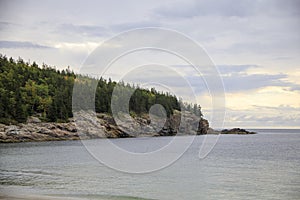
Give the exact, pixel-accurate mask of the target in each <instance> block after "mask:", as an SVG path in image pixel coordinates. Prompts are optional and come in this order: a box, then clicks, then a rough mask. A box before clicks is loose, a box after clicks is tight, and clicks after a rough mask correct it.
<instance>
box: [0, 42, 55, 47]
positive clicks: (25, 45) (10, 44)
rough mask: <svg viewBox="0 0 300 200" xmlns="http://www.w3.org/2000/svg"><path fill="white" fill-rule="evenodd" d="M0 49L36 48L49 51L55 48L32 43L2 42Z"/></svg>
mask: <svg viewBox="0 0 300 200" xmlns="http://www.w3.org/2000/svg"><path fill="white" fill-rule="evenodd" d="M0 48H2V49H10V48H12V49H17V48H23V49H24V48H36V49H48V48H53V47H50V46H45V45H40V44H36V43H32V42H21V41H0Z"/></svg>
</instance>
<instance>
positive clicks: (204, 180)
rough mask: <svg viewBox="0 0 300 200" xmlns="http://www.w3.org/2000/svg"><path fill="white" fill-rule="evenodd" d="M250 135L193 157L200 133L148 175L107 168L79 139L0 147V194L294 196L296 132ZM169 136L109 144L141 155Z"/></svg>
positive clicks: (298, 185) (298, 168)
mask: <svg viewBox="0 0 300 200" xmlns="http://www.w3.org/2000/svg"><path fill="white" fill-rule="evenodd" d="M256 131H258V134H256V135H221V136H220V138H219V140H218V142H217V144H216V146H215V148H214V149H213V150H212V151H211V152H210V154H209V155H208V156H207V157H206V158H205V159H199V158H198V152H199V148H200V146H201V143H202V141H203V138H204V136H197V137H196V138H195V141H194V143H193V144H192V145H191V147H190V148H189V149H188V150H187V151H186V152H185V154H184V155H183V156H182V157H181V158H180V159H179V160H177V161H176V162H175V163H174V164H172V165H171V166H169V167H167V168H164V169H162V170H159V171H156V172H152V173H148V174H129V173H123V172H118V171H116V170H113V169H110V168H108V167H106V166H105V165H103V164H101V163H100V162H98V161H97V160H95V159H94V158H93V157H92V156H91V155H90V154H89V153H88V151H87V150H86V149H85V147H84V146H83V145H82V143H81V142H80V141H56V142H40V143H19V144H0V155H1V161H0V183H1V189H0V192H1V194H3V195H10V194H14V195H16V194H17V195H32V194H34V195H47V196H54V197H56V196H60V197H77V198H80V199H207V200H209V199H225V200H226V199H228V200H229V199H230V200H232V199H293V200H294V199H300V130H256ZM172 139H173V138H172V137H157V138H127V139H114V140H113V141H112V142H113V143H114V144H116V145H118V146H119V147H121V148H123V149H127V150H130V151H133V152H147V151H153V150H156V149H158V148H160V147H161V146H162V145H165V144H167V143H168V142H170V141H171V140H172ZM185 139H186V137H180V138H179V140H182V142H183V143H184V142H185ZM89 142H91V143H99V141H98V140H91V141H89ZM100 143H101V141H100ZM107 153H108V154H109V152H107Z"/></svg>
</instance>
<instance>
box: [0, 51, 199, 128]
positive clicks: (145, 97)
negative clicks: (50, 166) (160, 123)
mask: <svg viewBox="0 0 300 200" xmlns="http://www.w3.org/2000/svg"><path fill="white" fill-rule="evenodd" d="M76 76H77V78H78V77H80V78H79V79H76ZM76 80H80V82H79V83H78V82H76V83H78V84H76V87H78V88H79V90H80V91H81V92H82V94H81V95H80V96H79V98H82V99H79V103H78V104H76V102H75V103H74V102H72V92H73V86H74V83H75V81H76ZM94 81H97V82H98V83H97V84H95V82H94ZM93 85H96V88H92V86H93ZM116 86H118V87H116ZM114 88H117V89H116V90H115V92H117V95H115V96H116V97H117V98H113V100H112V98H111V97H112V93H113V91H114ZM91 90H92V91H96V93H95V94H94V96H86V95H89V94H90V93H91V92H90V91H91ZM85 93H86V94H85ZM128 94H132V95H131V96H130V101H129V102H128V103H129V104H128V105H126V104H124V103H123V102H122V101H123V100H124V99H126V98H128ZM92 100H95V101H94V102H93V103H94V105H95V110H96V112H99V113H103V112H105V113H111V112H112V111H111V103H113V104H114V106H116V105H117V106H119V107H118V109H119V110H121V111H124V112H128V110H126V109H128V108H129V111H130V113H135V114H142V113H145V112H148V111H149V109H150V107H151V106H152V105H154V104H161V105H162V106H164V108H165V109H166V112H167V115H168V116H169V115H171V114H172V113H173V110H174V109H176V110H181V109H184V110H189V111H191V112H193V113H195V114H197V115H199V116H202V113H201V109H200V107H199V106H197V105H194V106H193V105H191V104H183V103H181V102H179V101H178V100H177V98H176V97H175V96H174V95H170V94H168V93H161V92H158V91H156V90H155V89H154V88H152V89H151V90H147V89H142V88H139V87H134V86H130V85H129V84H127V85H125V84H124V83H123V82H121V83H116V82H114V81H112V80H110V79H109V80H108V81H107V80H105V79H103V78H100V79H99V80H97V79H94V78H90V77H86V76H81V75H75V74H74V73H73V72H72V71H70V69H69V68H68V69H67V70H62V71H59V70H56V69H55V68H51V67H49V66H47V65H45V64H43V65H42V67H39V66H38V65H37V64H36V63H35V62H34V63H32V64H29V63H25V62H24V61H23V60H22V59H21V58H19V59H18V60H17V61H15V60H13V59H12V58H10V59H7V58H6V57H5V56H2V55H1V54H0V123H5V124H9V123H20V122H25V121H26V120H27V117H28V116H32V115H37V114H38V115H39V116H40V118H41V119H43V120H44V121H51V122H56V121H59V122H63V121H67V120H68V118H70V117H72V106H73V108H76V109H87V108H83V107H82V106H84V104H82V102H85V101H92ZM72 103H73V105H72ZM87 105H90V104H87Z"/></svg>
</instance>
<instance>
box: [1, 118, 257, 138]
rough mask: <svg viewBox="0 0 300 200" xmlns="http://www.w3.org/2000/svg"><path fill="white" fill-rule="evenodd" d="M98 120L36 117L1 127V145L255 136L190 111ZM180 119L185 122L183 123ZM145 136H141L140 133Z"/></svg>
mask: <svg viewBox="0 0 300 200" xmlns="http://www.w3.org/2000/svg"><path fill="white" fill-rule="evenodd" d="M96 116H97V117H96V118H92V117H93V116H92V115H91V114H89V113H87V112H83V113H80V115H79V117H78V118H77V119H76V122H75V120H74V119H70V121H69V122H65V123H56V122H42V121H41V120H40V119H39V118H37V117H30V118H29V119H28V120H27V123H20V124H17V125H4V124H0V143H20V142H43V141H64V140H86V139H101V138H109V139H112V138H137V137H160V136H177V135H207V134H209V135H211V134H239V135H247V134H255V132H250V131H247V130H245V129H240V128H233V129H224V130H221V131H217V130H214V129H212V128H210V127H209V123H208V121H207V120H206V119H204V118H199V117H197V116H195V115H193V114H191V113H189V112H181V113H179V112H177V113H175V114H174V115H172V116H170V117H169V118H167V119H166V121H165V123H164V124H161V119H160V118H157V119H156V118H151V119H150V118H149V116H143V117H141V116H140V117H135V118H134V120H133V121H134V122H132V119H131V118H130V117H128V116H127V117H126V116H121V117H123V118H122V122H121V123H119V124H118V125H117V124H116V122H115V120H114V118H113V117H112V116H111V115H109V114H105V113H97V115H96ZM181 117H184V118H185V120H184V121H181ZM141 133H142V134H141Z"/></svg>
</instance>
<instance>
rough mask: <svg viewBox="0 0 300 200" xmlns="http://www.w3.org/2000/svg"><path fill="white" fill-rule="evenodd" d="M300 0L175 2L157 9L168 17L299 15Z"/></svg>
mask: <svg viewBox="0 0 300 200" xmlns="http://www.w3.org/2000/svg"><path fill="white" fill-rule="evenodd" d="M299 6H300V3H299V1H293V0H288V1H284V2H283V1H281V0H269V1H268V0H266V1H258V0H244V1H236V0H222V1H219V0H209V1H203V0H202V1H201V0H200V1H187V2H186V3H185V4H182V3H173V4H169V5H164V6H161V7H159V8H157V9H156V10H155V12H156V13H157V15H159V16H161V17H168V18H173V19H174V18H193V17H197V16H222V17H248V16H253V15H255V14H257V13H260V14H272V15H287V16H299V14H300V12H299Z"/></svg>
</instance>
